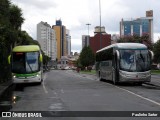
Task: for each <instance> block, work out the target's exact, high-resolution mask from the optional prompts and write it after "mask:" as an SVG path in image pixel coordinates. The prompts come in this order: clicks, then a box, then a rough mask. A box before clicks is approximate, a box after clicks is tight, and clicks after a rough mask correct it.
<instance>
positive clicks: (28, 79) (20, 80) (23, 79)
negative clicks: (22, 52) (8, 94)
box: [13, 75, 41, 83]
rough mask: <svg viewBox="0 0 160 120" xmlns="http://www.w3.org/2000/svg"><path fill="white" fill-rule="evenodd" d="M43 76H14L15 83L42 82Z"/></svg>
mask: <svg viewBox="0 0 160 120" xmlns="http://www.w3.org/2000/svg"><path fill="white" fill-rule="evenodd" d="M40 82H41V77H40V75H39V76H32V77H21V78H20V77H13V83H40Z"/></svg>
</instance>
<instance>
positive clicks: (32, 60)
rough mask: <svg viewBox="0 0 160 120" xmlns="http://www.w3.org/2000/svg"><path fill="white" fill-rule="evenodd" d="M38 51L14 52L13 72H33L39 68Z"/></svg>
mask: <svg viewBox="0 0 160 120" xmlns="http://www.w3.org/2000/svg"><path fill="white" fill-rule="evenodd" d="M38 55H39V53H38V52H15V53H13V58H12V59H13V63H12V71H13V73H33V72H37V71H38V70H39V63H38Z"/></svg>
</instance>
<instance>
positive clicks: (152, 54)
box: [149, 50, 154, 60]
mask: <svg viewBox="0 0 160 120" xmlns="http://www.w3.org/2000/svg"><path fill="white" fill-rule="evenodd" d="M149 52H150V54H151V60H153V59H154V53H153V52H152V51H151V50H149Z"/></svg>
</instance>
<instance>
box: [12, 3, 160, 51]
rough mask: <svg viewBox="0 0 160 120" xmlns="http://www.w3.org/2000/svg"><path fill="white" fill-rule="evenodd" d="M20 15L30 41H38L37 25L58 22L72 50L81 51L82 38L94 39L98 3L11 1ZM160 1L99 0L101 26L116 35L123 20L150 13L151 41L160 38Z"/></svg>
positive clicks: (97, 21)
mask: <svg viewBox="0 0 160 120" xmlns="http://www.w3.org/2000/svg"><path fill="white" fill-rule="evenodd" d="M11 2H12V3H14V4H16V5H18V6H19V7H20V8H21V9H22V12H23V17H24V18H25V22H24V24H23V25H22V30H26V31H27V32H28V33H29V35H31V36H32V37H33V39H37V37H36V36H37V35H36V34H37V29H36V27H37V24H38V23H39V22H40V21H44V22H47V23H49V24H50V25H51V26H52V25H55V21H56V20H57V19H61V20H62V24H63V25H65V26H66V28H67V29H69V30H70V34H71V37H72V38H71V41H72V51H73V52H75V51H77V52H80V51H81V47H82V45H81V44H82V40H81V39H82V35H85V34H88V26H87V25H86V24H87V23H90V24H91V25H90V26H89V34H90V35H91V36H93V33H94V28H95V26H99V25H100V20H99V18H100V17H99V0H11ZM159 5H160V0H133V1H132V0H101V19H102V23H101V24H102V26H105V29H106V32H107V33H109V34H114V33H117V34H119V22H120V20H121V19H122V18H124V19H131V18H138V17H145V12H146V11H147V10H153V16H154V17H153V18H154V20H153V24H154V41H157V39H158V37H159V36H160V6H159Z"/></svg>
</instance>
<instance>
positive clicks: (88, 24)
mask: <svg viewBox="0 0 160 120" xmlns="http://www.w3.org/2000/svg"><path fill="white" fill-rule="evenodd" d="M86 25H87V26H88V36H87V44H88V45H89V26H90V25H91V24H90V23H87V24H86Z"/></svg>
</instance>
